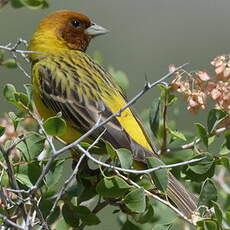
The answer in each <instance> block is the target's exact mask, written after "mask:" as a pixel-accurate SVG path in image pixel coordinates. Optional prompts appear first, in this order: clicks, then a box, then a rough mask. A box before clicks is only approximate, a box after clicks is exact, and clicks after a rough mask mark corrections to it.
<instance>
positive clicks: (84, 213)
mask: <svg viewBox="0 0 230 230" xmlns="http://www.w3.org/2000/svg"><path fill="white" fill-rule="evenodd" d="M76 211H77V215H78V216H79V217H80V219H81V221H82V222H83V223H84V224H86V225H89V226H90V225H97V224H99V223H100V222H101V221H100V219H99V218H98V217H97V216H96V215H95V214H94V213H92V212H91V211H90V210H89V209H88V208H87V207H85V206H80V205H79V206H77V207H76Z"/></svg>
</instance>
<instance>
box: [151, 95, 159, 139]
mask: <svg viewBox="0 0 230 230" xmlns="http://www.w3.org/2000/svg"><path fill="white" fill-rule="evenodd" d="M160 104H161V102H160V99H159V98H155V99H154V100H153V102H152V105H151V107H150V112H149V123H150V127H151V130H152V132H153V134H154V136H155V137H157V136H158V135H159V130H160Z"/></svg>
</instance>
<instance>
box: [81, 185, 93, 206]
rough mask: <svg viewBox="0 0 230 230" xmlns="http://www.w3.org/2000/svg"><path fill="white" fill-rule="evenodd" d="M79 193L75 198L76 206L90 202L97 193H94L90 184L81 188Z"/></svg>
mask: <svg viewBox="0 0 230 230" xmlns="http://www.w3.org/2000/svg"><path fill="white" fill-rule="evenodd" d="M78 186H79V185H78ZM81 189H82V188H81ZM79 193H80V194H79V195H78V196H77V202H78V204H80V203H82V202H84V201H87V200H90V199H92V198H93V197H96V195H97V191H96V189H95V187H94V186H92V185H91V184H90V185H88V186H85V188H83V190H82V191H80V192H79Z"/></svg>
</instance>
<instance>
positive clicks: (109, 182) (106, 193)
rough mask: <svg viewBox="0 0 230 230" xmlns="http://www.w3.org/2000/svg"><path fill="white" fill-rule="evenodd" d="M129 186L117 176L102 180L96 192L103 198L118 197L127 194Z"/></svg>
mask: <svg viewBox="0 0 230 230" xmlns="http://www.w3.org/2000/svg"><path fill="white" fill-rule="evenodd" d="M129 188H130V185H129V184H127V183H126V182H125V181H124V180H123V179H121V178H120V177H118V176H113V177H110V178H104V179H102V180H101V181H100V182H99V183H98V184H97V187H96V191H97V193H98V194H100V195H101V196H103V197H108V198H114V197H120V196H122V195H124V194H125V193H127V192H128V190H129Z"/></svg>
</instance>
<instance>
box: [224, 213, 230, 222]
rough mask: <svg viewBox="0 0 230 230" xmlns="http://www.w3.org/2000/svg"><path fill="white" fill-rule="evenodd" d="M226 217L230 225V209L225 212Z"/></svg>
mask: <svg viewBox="0 0 230 230" xmlns="http://www.w3.org/2000/svg"><path fill="white" fill-rule="evenodd" d="M225 217H226V221H227V224H228V225H230V211H226V212H225Z"/></svg>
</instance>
